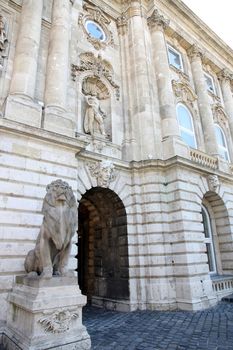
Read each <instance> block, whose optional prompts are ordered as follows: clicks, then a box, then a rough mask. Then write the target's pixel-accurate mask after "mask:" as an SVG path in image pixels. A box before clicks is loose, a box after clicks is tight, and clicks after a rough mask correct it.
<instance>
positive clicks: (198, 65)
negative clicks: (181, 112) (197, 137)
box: [188, 45, 218, 156]
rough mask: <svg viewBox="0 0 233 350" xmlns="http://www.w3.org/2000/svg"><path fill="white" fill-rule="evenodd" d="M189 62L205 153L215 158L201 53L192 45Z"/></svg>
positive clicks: (212, 130) (210, 113) (215, 145)
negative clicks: (196, 97)
mask: <svg viewBox="0 0 233 350" xmlns="http://www.w3.org/2000/svg"><path fill="white" fill-rule="evenodd" d="M188 55H189V57H190V61H191V67H192V73H193V79H194V84H195V88H196V93H197V96H198V106H199V111H200V117H201V122H202V128H203V133H204V140H205V147H206V152H207V153H209V154H211V155H213V156H216V155H218V146H217V141H216V136H215V130H214V120H213V114H212V109H211V105H210V99H209V95H208V91H207V86H206V80H205V76H204V72H203V69H202V58H203V52H202V51H201V49H200V48H199V47H198V46H197V45H193V46H191V47H190V49H189V50H188Z"/></svg>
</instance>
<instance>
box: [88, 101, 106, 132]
mask: <svg viewBox="0 0 233 350" xmlns="http://www.w3.org/2000/svg"><path fill="white" fill-rule="evenodd" d="M86 102H87V109H86V113H85V117H84V131H85V133H87V134H91V135H94V134H96V133H100V134H101V135H103V136H105V135H106V133H105V129H104V121H103V118H104V117H105V114H104V112H103V111H102V110H101V108H100V103H99V100H98V98H97V97H96V95H87V96H86Z"/></svg>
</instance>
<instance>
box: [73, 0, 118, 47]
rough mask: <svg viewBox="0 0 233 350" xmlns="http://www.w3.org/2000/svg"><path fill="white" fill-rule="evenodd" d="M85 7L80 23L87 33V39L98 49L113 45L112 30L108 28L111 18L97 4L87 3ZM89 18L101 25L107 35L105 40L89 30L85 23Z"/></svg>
mask: <svg viewBox="0 0 233 350" xmlns="http://www.w3.org/2000/svg"><path fill="white" fill-rule="evenodd" d="M83 9H84V10H85V12H84V13H82V14H80V16H79V24H80V25H81V26H82V28H83V31H84V33H86V38H87V40H88V41H89V42H90V43H91V44H92V45H93V46H94V48H95V49H96V50H100V49H105V48H106V46H108V45H111V46H112V45H113V44H114V42H113V35H112V32H111V31H110V30H109V29H108V25H109V24H110V20H109V18H108V17H107V16H106V15H105V14H104V12H103V11H102V10H101V8H99V7H97V6H92V5H89V4H85V5H84V6H83ZM88 20H89V21H93V22H95V23H97V24H98V25H100V27H101V28H102V29H103V31H104V33H105V35H106V38H105V40H104V41H101V40H99V39H96V38H94V37H92V36H91V35H90V34H89V33H88V32H87V30H86V26H85V24H86V22H87V21H88Z"/></svg>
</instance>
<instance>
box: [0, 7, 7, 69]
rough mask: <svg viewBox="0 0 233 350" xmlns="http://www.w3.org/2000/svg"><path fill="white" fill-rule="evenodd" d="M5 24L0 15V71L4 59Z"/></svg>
mask: <svg viewBox="0 0 233 350" xmlns="http://www.w3.org/2000/svg"><path fill="white" fill-rule="evenodd" d="M7 44H8V40H7V24H6V19H5V18H4V17H3V15H2V14H0V71H1V70H2V69H3V63H4V58H5V57H6V49H7Z"/></svg>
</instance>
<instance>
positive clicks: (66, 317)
mask: <svg viewBox="0 0 233 350" xmlns="http://www.w3.org/2000/svg"><path fill="white" fill-rule="evenodd" d="M78 317H79V314H78V313H77V312H73V311H72V310H57V311H55V312H53V313H52V314H48V315H46V316H44V317H41V318H40V319H39V321H38V322H39V323H41V324H42V325H43V327H44V329H45V332H50V333H64V332H66V331H68V330H69V329H70V326H71V323H72V320H74V319H76V318H78Z"/></svg>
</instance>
